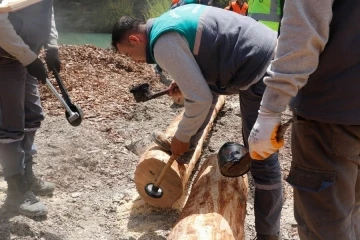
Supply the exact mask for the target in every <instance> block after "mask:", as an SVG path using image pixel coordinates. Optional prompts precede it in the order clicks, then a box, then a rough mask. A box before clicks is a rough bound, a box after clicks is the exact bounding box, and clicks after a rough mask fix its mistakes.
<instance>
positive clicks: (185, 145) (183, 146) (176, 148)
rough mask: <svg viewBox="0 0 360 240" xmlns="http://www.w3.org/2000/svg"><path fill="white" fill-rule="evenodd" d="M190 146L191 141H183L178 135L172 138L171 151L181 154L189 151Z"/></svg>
mask: <svg viewBox="0 0 360 240" xmlns="http://www.w3.org/2000/svg"><path fill="white" fill-rule="evenodd" d="M189 148H190V142H182V141H180V140H178V139H177V138H176V137H173V138H172V140H171V153H172V154H175V155H178V156H181V155H183V154H184V153H185V152H187V151H188V150H189Z"/></svg>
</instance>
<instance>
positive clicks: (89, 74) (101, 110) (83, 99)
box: [40, 45, 163, 121]
mask: <svg viewBox="0 0 360 240" xmlns="http://www.w3.org/2000/svg"><path fill="white" fill-rule="evenodd" d="M59 52H60V58H61V61H62V66H61V67H62V68H61V72H60V76H61V78H62V82H63V84H64V86H65V88H66V90H67V92H68V94H69V97H70V99H71V101H72V103H73V104H76V105H77V106H79V107H80V108H81V110H82V111H83V112H84V119H88V120H90V121H91V120H94V121H99V120H104V119H108V120H111V119H115V118H118V117H126V116H127V115H128V114H129V113H130V112H131V111H132V110H133V107H134V105H135V104H136V103H135V100H134V99H133V96H132V94H131V93H130V92H129V88H131V87H132V86H134V85H137V84H140V83H145V82H147V83H149V84H150V86H152V89H154V91H155V89H162V88H163V85H162V84H161V83H160V81H159V77H158V76H157V75H156V74H155V73H154V71H153V68H152V66H151V65H148V64H145V63H137V62H134V61H132V60H130V59H129V58H127V57H125V56H124V55H121V54H118V53H115V52H113V51H112V50H111V49H102V48H97V47H95V46H93V45H82V46H73V45H61V46H60V48H59ZM49 78H50V80H51V82H52V84H53V85H54V86H55V87H56V88H57V85H58V84H57V82H56V80H55V78H53V76H52V74H51V73H49ZM57 90H58V92H59V93H61V91H60V89H58V88H57ZM40 94H41V99H42V105H43V107H44V110H45V111H46V112H47V114H49V115H62V114H64V113H65V108H64V107H63V106H62V105H61V104H60V102H59V101H58V100H57V98H56V97H55V96H54V94H53V93H52V92H51V91H50V89H49V88H48V87H47V86H44V85H43V86H41V87H40Z"/></svg>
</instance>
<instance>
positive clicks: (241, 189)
mask: <svg viewBox="0 0 360 240" xmlns="http://www.w3.org/2000/svg"><path fill="white" fill-rule="evenodd" d="M247 194H248V180H247V175H244V176H242V177H238V178H227V177H224V176H222V175H221V173H220V171H219V167H218V164H217V158H216V155H212V156H211V157H209V158H208V159H207V160H205V162H204V163H203V164H202V166H201V168H200V170H199V173H198V175H197V177H196V179H195V180H194V183H193V185H192V188H191V191H190V196H189V198H188V200H187V202H186V205H185V207H184V209H183V211H182V213H181V214H180V216H179V220H178V221H177V223H176V224H175V227H174V228H173V229H172V230H171V232H170V235H169V237H168V238H167V239H168V240H199V239H206V240H219V239H221V240H242V239H244V238H245V232H244V221H245V215H246V198H247Z"/></svg>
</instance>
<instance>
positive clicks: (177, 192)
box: [135, 96, 225, 208]
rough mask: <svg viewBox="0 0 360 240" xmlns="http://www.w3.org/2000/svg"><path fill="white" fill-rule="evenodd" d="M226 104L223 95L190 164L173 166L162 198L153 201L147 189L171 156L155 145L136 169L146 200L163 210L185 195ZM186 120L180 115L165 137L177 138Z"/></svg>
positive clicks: (162, 185) (161, 185) (165, 180)
mask: <svg viewBox="0 0 360 240" xmlns="http://www.w3.org/2000/svg"><path fill="white" fill-rule="evenodd" d="M224 103H225V97H224V96H220V97H219V99H218V101H217V103H216V105H215V107H214V110H213V111H212V114H211V117H210V119H209V122H208V124H207V126H206V127H205V128H204V130H203V131H202V135H201V138H200V139H199V141H198V143H197V146H196V148H195V150H194V153H193V155H192V157H191V159H190V162H189V164H178V163H177V162H176V161H174V163H173V164H172V165H171V167H170V168H169V170H168V171H167V172H166V174H165V176H164V178H163V180H162V182H161V184H160V187H161V189H162V191H163V196H162V197H161V198H153V197H151V196H149V195H148V194H147V193H146V192H145V186H146V185H147V184H149V183H155V181H156V179H157V177H158V176H159V175H160V172H161V170H162V169H163V168H164V166H165V164H166V162H167V161H168V160H169V158H170V155H169V154H168V153H166V152H164V151H163V150H161V149H160V148H159V147H158V146H156V145H155V144H153V145H151V146H150V147H149V149H148V150H147V151H145V153H144V154H143V155H142V156H141V157H140V161H139V164H138V165H137V167H136V170H135V185H136V189H137V191H138V192H139V194H140V196H141V197H142V199H143V200H144V201H145V202H147V203H149V204H150V205H153V206H155V207H160V208H168V207H171V206H172V205H173V204H174V203H175V202H176V201H177V200H178V199H180V197H181V196H182V195H183V192H184V189H185V187H186V184H187V182H188V180H189V177H190V175H191V173H192V171H193V169H194V167H195V164H196V162H197V161H198V159H199V158H200V155H201V152H202V147H203V143H204V141H205V139H206V137H207V135H208V133H209V131H210V129H211V127H212V124H213V122H214V119H215V118H216V116H217V114H218V112H219V111H220V109H221V108H222V106H223V105H224ZM181 118H182V114H180V115H179V116H177V117H176V118H175V119H174V120H173V121H172V122H171V124H170V125H169V127H168V128H167V130H166V132H165V134H166V135H168V136H173V135H174V134H175V132H176V130H177V126H178V124H179V122H180V120H181Z"/></svg>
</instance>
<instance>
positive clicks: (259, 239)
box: [254, 233, 281, 240]
mask: <svg viewBox="0 0 360 240" xmlns="http://www.w3.org/2000/svg"><path fill="white" fill-rule="evenodd" d="M254 240H281V234H280V233H278V234H276V235H262V234H259V233H258V234H256V238H255V239H254Z"/></svg>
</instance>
